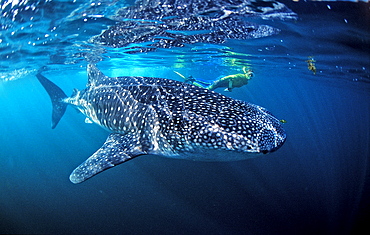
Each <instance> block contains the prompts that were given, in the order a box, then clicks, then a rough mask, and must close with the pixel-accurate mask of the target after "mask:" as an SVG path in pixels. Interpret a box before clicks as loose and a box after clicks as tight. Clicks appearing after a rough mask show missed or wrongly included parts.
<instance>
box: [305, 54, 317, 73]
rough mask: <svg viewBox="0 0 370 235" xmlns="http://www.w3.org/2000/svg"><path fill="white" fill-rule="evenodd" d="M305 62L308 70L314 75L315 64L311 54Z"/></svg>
mask: <svg viewBox="0 0 370 235" xmlns="http://www.w3.org/2000/svg"><path fill="white" fill-rule="evenodd" d="M306 62H307V67H308V70H310V71H312V72H313V74H314V75H316V65H315V62H316V60H315V59H314V58H313V57H312V56H309V57H308V60H306Z"/></svg>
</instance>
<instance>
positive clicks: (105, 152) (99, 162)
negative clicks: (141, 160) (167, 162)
mask: <svg viewBox="0 0 370 235" xmlns="http://www.w3.org/2000/svg"><path fill="white" fill-rule="evenodd" d="M141 149H142V148H141V144H140V140H139V136H138V135H137V133H128V134H125V135H121V134H117V133H113V134H110V135H109V137H108V138H107V140H106V141H105V143H104V144H103V146H102V147H101V148H100V149H98V151H96V152H95V153H94V154H93V155H92V156H91V157H89V158H88V159H87V160H86V161H85V162H83V163H82V164H81V165H79V166H78V167H77V168H76V169H75V170H74V171H73V172H72V174H71V175H70V176H69V179H70V180H71V182H72V183H75V184H78V183H81V182H83V181H85V180H87V179H89V178H91V177H93V176H94V175H96V174H98V173H100V172H102V171H105V170H107V169H109V168H111V167H114V166H116V165H118V164H121V163H123V162H126V161H128V160H131V159H132V158H134V157H137V156H140V155H144V154H147V153H146V152H143V151H142V150H141Z"/></svg>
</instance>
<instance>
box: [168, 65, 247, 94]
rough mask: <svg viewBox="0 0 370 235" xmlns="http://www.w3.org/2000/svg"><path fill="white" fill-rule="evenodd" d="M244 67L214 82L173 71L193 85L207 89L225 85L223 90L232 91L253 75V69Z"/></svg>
mask: <svg viewBox="0 0 370 235" xmlns="http://www.w3.org/2000/svg"><path fill="white" fill-rule="evenodd" d="M246 69H247V68H246V67H243V72H244V73H238V74H233V75H228V76H225V77H222V78H220V79H217V80H216V81H214V82H208V81H203V80H201V79H195V78H193V77H192V76H189V77H188V78H186V77H185V76H184V75H182V74H181V73H179V72H176V71H174V72H175V73H176V74H178V75H179V76H180V77H182V78H183V79H184V80H185V82H188V83H191V84H193V85H195V86H198V87H202V88H206V89H208V90H212V91H213V90H215V89H217V88H221V87H226V89H225V91H230V92H231V91H232V89H233V88H235V87H242V86H244V85H247V84H248V81H249V79H251V78H252V77H253V71H252V70H251V69H248V70H246Z"/></svg>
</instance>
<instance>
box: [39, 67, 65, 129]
mask: <svg viewBox="0 0 370 235" xmlns="http://www.w3.org/2000/svg"><path fill="white" fill-rule="evenodd" d="M36 77H37V79H38V80H39V81H40V83H41V85H42V86H43V87H44V88H45V90H46V91H47V93H48V94H49V96H50V99H51V103H52V105H53V113H52V119H51V128H52V129H54V128H55V127H56V126H57V124H58V123H59V121H60V119H61V118H62V117H63V115H64V113H65V111H66V109H67V103H65V102H63V99H64V98H67V96H66V94H65V93H64V92H63V91H62V89H60V88H59V87H58V86H57V85H55V84H54V83H52V82H51V81H50V80H49V79H47V78H46V77H44V76H43V75H42V74H41V73H38V74H37V75H36Z"/></svg>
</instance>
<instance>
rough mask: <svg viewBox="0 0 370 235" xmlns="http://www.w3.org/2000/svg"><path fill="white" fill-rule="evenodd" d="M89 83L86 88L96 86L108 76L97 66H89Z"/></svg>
mask: <svg viewBox="0 0 370 235" xmlns="http://www.w3.org/2000/svg"><path fill="white" fill-rule="evenodd" d="M87 75H88V81H87V85H86V86H96V85H98V84H99V83H101V82H103V81H104V80H105V79H106V78H108V77H107V76H105V75H104V74H103V73H102V72H101V71H100V70H99V69H98V67H96V65H95V64H89V65H87Z"/></svg>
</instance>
